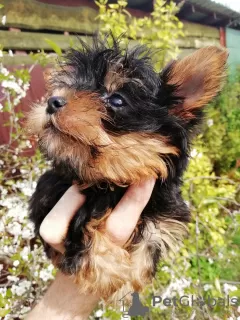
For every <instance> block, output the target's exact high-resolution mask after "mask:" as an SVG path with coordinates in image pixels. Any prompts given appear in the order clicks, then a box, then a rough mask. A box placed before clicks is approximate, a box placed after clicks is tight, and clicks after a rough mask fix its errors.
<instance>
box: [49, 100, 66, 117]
mask: <svg viewBox="0 0 240 320" xmlns="http://www.w3.org/2000/svg"><path fill="white" fill-rule="evenodd" d="M66 103H67V102H66V100H65V99H64V98H63V97H51V98H49V99H48V102H47V104H48V106H47V110H46V111H47V113H49V114H53V113H55V112H57V111H58V110H59V109H60V108H62V107H63V106H65V104H66Z"/></svg>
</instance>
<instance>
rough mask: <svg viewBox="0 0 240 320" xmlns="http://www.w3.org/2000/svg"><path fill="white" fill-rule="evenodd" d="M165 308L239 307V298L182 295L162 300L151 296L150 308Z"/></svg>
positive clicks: (159, 297)
mask: <svg viewBox="0 0 240 320" xmlns="http://www.w3.org/2000/svg"><path fill="white" fill-rule="evenodd" d="M161 305H163V306H165V307H173V306H174V307H178V306H179V307H180V306H181V307H195V306H196V307H200V308H203V307H204V306H208V307H216V306H220V307H230V306H235V307H237V306H239V305H240V297H230V296H226V297H224V298H221V297H210V296H207V297H200V296H194V295H184V296H181V297H173V298H162V297H161V296H153V298H152V306H153V307H157V306H161Z"/></svg>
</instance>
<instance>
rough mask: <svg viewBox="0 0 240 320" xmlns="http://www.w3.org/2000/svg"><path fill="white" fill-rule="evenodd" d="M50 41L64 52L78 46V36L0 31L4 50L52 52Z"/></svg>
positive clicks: (86, 38)
mask: <svg viewBox="0 0 240 320" xmlns="http://www.w3.org/2000/svg"><path fill="white" fill-rule="evenodd" d="M81 38H82V39H83V40H85V41H90V37H84V36H82V37H81ZM47 40H50V41H52V42H54V43H56V44H57V45H58V46H59V47H60V48H61V49H62V50H66V49H67V48H69V46H70V45H71V44H77V43H78V39H77V37H76V36H67V35H59V34H46V33H32V32H14V31H0V43H1V45H2V46H3V48H4V49H7V50H9V49H11V50H40V49H43V50H50V51H53V49H52V46H51V45H50V44H49V43H48V41H47Z"/></svg>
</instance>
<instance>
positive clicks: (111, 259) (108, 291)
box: [76, 230, 131, 300]
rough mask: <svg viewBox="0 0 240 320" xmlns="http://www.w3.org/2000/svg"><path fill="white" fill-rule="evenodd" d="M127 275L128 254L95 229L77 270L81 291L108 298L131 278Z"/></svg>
mask: <svg viewBox="0 0 240 320" xmlns="http://www.w3.org/2000/svg"><path fill="white" fill-rule="evenodd" d="M130 277H131V259H130V254H129V253H128V252H127V251H126V250H125V249H123V248H121V247H120V246H117V245H115V244H114V243H112V242H111V241H110V240H109V239H108V237H107V236H106V235H104V234H103V233H101V232H100V231H98V230H95V232H94V234H93V235H92V239H91V246H90V249H89V250H88V251H87V252H86V253H85V254H84V255H83V257H82V258H81V267H80V269H79V271H78V272H77V274H76V282H77V283H79V287H80V290H81V292H90V293H94V294H97V295H99V297H101V298H103V299H104V300H108V299H109V297H110V296H112V295H113V294H114V293H115V292H116V291H118V290H119V289H121V287H122V286H123V285H124V284H126V283H127V282H129V281H130Z"/></svg>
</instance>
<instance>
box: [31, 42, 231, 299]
mask: <svg viewBox="0 0 240 320" xmlns="http://www.w3.org/2000/svg"><path fill="white" fill-rule="evenodd" d="M227 56H228V55H227V52H226V51H225V50H223V49H220V48H217V47H207V48H203V49H200V50H197V51H196V52H194V53H193V54H191V55H190V56H187V57H185V58H183V59H181V60H176V61H172V62H171V63H169V64H168V65H167V66H166V67H165V69H164V70H162V71H161V72H160V73H159V72H157V71H155V70H154V68H153V66H152V64H151V58H150V54H149V50H147V49H146V48H145V47H143V46H138V47H135V48H133V49H127V48H126V49H125V50H123V49H121V48H120V46H119V43H118V41H116V40H114V41H113V45H109V44H107V43H103V42H101V41H100V40H99V39H95V40H94V41H93V45H92V46H88V45H87V44H84V43H82V45H81V49H79V50H75V49H70V50H69V51H68V52H67V53H66V55H65V58H64V62H61V63H60V66H59V67H58V68H56V70H55V71H52V73H50V74H48V77H47V80H46V81H47V94H46V97H45V101H44V102H42V103H40V104H39V105H36V106H34V107H33V109H32V111H31V113H30V115H29V120H28V127H29V128H30V131H31V132H32V133H34V134H37V135H38V137H39V147H40V150H41V151H42V152H43V154H44V155H45V156H46V158H47V159H49V160H52V170H50V171H48V172H46V173H45V174H44V175H43V176H42V177H41V178H40V179H39V181H38V184H37V188H36V191H35V192H34V194H33V196H32V198H31V200H30V219H31V220H32V221H33V222H34V224H35V230H36V234H37V235H39V228H40V225H41V223H42V221H43V219H44V218H45V217H46V215H47V214H48V213H49V211H50V210H51V209H52V208H53V207H54V206H55V204H56V203H57V202H58V200H59V199H60V198H61V197H62V195H63V194H64V193H65V191H66V190H67V189H68V188H69V187H70V186H71V185H72V183H73V182H75V183H78V185H79V192H82V193H84V194H85V195H86V202H85V204H84V205H83V206H82V207H81V208H80V209H79V210H78V212H77V213H76V214H75V216H74V218H73V219H72V221H71V224H70V226H69V229H68V233H67V236H66V239H65V242H64V245H65V249H66V251H65V253H64V254H63V255H61V254H59V253H58V252H56V251H55V250H54V249H52V248H50V247H49V245H48V244H47V243H44V241H43V244H44V247H45V250H46V253H47V255H48V257H49V258H51V259H53V261H54V262H55V264H56V266H57V267H58V268H59V269H60V270H62V272H64V273H66V274H71V275H74V276H75V278H76V281H77V282H78V283H79V284H80V289H81V290H82V291H85V290H88V291H89V292H92V293H98V294H100V295H101V297H103V298H104V299H109V297H110V296H113V295H115V294H116V292H119V291H120V292H121V293H123V292H124V291H126V290H128V291H131V290H134V291H140V290H141V289H143V288H144V286H145V285H146V284H148V283H149V282H150V281H151V279H152V277H153V276H154V273H155V271H156V266H157V262H158V260H159V258H160V257H162V256H164V255H165V253H166V251H167V250H168V249H169V248H170V249H171V248H172V249H174V247H176V246H177V244H178V243H179V241H181V239H182V237H183V236H184V235H185V234H186V224H187V222H188V221H189V219H190V213H189V209H188V207H187V205H186V204H185V202H184V200H183V199H182V196H181V191H180V187H181V184H182V180H181V177H182V175H183V172H184V170H185V169H186V166H187V163H188V158H189V151H190V144H191V139H192V137H193V136H194V134H195V133H196V130H197V127H198V124H199V123H200V122H201V119H202V117H203V110H202V109H203V107H204V106H205V105H206V104H207V103H208V102H209V101H210V100H211V99H212V98H213V97H214V96H215V95H216V94H217V93H218V91H219V90H220V89H221V86H222V82H223V78H224V77H225V67H226V61H227ZM149 177H155V178H156V179H157V181H156V184H155V187H154V190H153V192H152V196H151V199H150V201H149V203H148V204H147V206H146V207H145V209H144V211H143V212H142V215H141V218H140V220H139V222H138V225H137V227H136V229H135V231H134V233H133V234H132V236H131V238H130V239H129V241H128V242H127V243H126V244H125V246H123V247H120V246H118V245H116V244H114V243H112V242H111V241H110V240H109V239H108V237H107V236H106V233H105V231H104V226H105V221H106V218H107V217H108V216H109V214H111V211H112V210H113V208H114V207H115V206H116V205H117V203H118V202H119V201H120V199H121V197H122V196H123V194H124V193H125V191H126V188H127V187H128V186H129V185H131V184H135V183H138V182H139V181H141V180H144V179H147V178H149ZM128 291H127V292H128Z"/></svg>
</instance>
